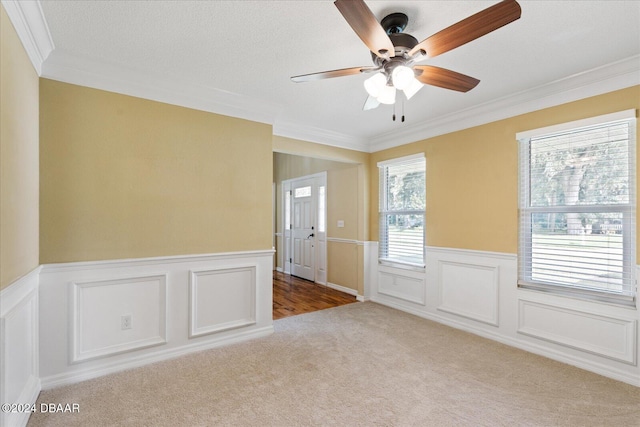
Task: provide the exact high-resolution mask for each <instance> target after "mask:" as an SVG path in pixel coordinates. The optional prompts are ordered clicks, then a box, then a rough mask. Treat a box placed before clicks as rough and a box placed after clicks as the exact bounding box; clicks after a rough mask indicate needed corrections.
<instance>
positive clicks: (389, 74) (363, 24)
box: [291, 0, 521, 121]
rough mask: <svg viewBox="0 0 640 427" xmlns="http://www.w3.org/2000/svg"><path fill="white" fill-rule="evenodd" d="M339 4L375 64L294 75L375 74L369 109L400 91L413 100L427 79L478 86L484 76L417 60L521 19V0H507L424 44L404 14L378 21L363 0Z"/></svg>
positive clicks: (462, 87)
mask: <svg viewBox="0 0 640 427" xmlns="http://www.w3.org/2000/svg"><path fill="white" fill-rule="evenodd" d="M334 4H335V6H336V7H337V8H338V10H339V11H340V13H341V14H342V16H343V17H344V19H345V20H346V21H347V23H348V24H349V25H350V26H351V28H352V29H353V30H354V31H355V32H356V34H358V36H359V37H360V39H362V41H363V42H364V44H365V45H366V46H367V47H368V48H369V50H370V51H371V57H372V59H373V63H374V65H373V66H364V67H352V68H343V69H339V70H331V71H322V72H319V73H311V74H303V75H299V76H294V77H291V80H293V81H294V82H297V83H299V82H309V81H314V80H323V79H329V78H333V77H342V76H350V75H354V74H361V73H374V74H373V75H372V76H371V77H369V78H368V79H367V80H365V82H364V86H365V89H366V91H367V93H368V94H369V97H368V98H367V101H366V102H365V104H364V108H363V109H364V110H369V109H372V108H376V107H377V106H378V105H380V104H381V103H382V104H394V103H395V99H396V90H402V91H403V92H404V94H405V96H406V98H407V99H411V97H412V96H413V95H415V94H416V93H417V92H418V91H419V90H420V89H421V88H422V87H423V86H424V85H425V84H428V85H433V86H438V87H442V88H445V89H451V90H455V91H459V92H467V91H469V90H471V89H473V88H474V87H476V85H477V84H478V83H480V80H478V79H475V78H473V77H470V76H466V75H464V74H460V73H458V72H455V71H451V70H447V69H445V68H440V67H435V66H431V65H416V63H417V62H419V61H422V60H424V59H427V58H433V57H434V56H437V55H440V54H442V53H445V52H448V51H450V50H452V49H455V48H457V47H459V46H462V45H463V44H465V43H468V42H470V41H472V40H475V39H477V38H479V37H482V36H484V35H486V34H488V33H490V32H492V31H494V30H497V29H498V28H500V27H503V26H504V25H507V24H509V23H511V22H513V21H515V20H516V19H519V18H520V14H521V9H520V5H519V4H518V2H517V1H516V0H503V1H501V2H500V3H497V4H495V5H493V6H491V7H489V8H487V9H484V10H482V11H480V12H478V13H476V14H474V15H471V16H469V17H468V18H466V19H463V20H462V21H459V22H457V23H455V24H453V25H451V26H450V27H447V28H445V29H444V30H441V31H439V32H437V33H435V34H433V35H432V36H430V37H427V38H426V39H424V40H423V41H421V42H420V43H418V40H417V39H416V38H415V37H413V36H412V35H410V34H407V33H403V31H404V29H405V28H406V26H407V23H408V21H409V19H408V17H407V15H405V14H404V13H392V14H390V15H388V16H386V17H384V18H383V19H382V21H381V22H380V23H378V21H377V19H376V17H375V15H374V14H373V12H371V10H370V9H369V8H368V7H367V5H366V4H365V2H364V1H363V0H336V1H335V2H334ZM394 120H395V115H394ZM403 121H404V120H403Z"/></svg>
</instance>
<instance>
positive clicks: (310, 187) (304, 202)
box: [291, 179, 316, 281]
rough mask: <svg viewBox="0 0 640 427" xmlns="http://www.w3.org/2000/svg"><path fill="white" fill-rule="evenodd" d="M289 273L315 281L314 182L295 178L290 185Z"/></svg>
mask: <svg viewBox="0 0 640 427" xmlns="http://www.w3.org/2000/svg"><path fill="white" fill-rule="evenodd" d="M291 190H292V195H293V200H292V202H293V203H292V215H291V216H292V218H291V219H292V221H291V222H292V224H291V226H292V227H291V239H292V246H293V248H292V249H293V250H292V257H291V270H292V271H291V274H293V275H294V276H298V277H302V278H303V279H307V280H311V281H315V247H314V246H315V234H316V230H315V219H316V218H315V216H316V215H315V214H316V209H315V197H314V195H315V193H316V191H315V183H314V180H313V179H304V180H296V181H294V182H293V185H292V189H291Z"/></svg>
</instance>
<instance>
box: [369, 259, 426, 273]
mask: <svg viewBox="0 0 640 427" xmlns="http://www.w3.org/2000/svg"><path fill="white" fill-rule="evenodd" d="M378 265H380V266H384V267H391V268H397V269H399V270H408V271H417V272H420V273H424V272H425V270H426V267H425V266H424V265H418V264H411V263H404V262H398V261H390V260H387V259H378Z"/></svg>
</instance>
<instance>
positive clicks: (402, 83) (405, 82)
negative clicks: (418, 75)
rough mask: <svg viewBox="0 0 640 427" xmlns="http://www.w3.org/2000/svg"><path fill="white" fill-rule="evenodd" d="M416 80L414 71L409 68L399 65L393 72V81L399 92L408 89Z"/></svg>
mask: <svg viewBox="0 0 640 427" xmlns="http://www.w3.org/2000/svg"><path fill="white" fill-rule="evenodd" d="M414 80H415V75H414V74H413V70H412V69H411V68H409V67H407V66H404V65H399V66H397V67H396V68H394V69H393V71H392V72H391V81H392V82H393V85H394V86H395V87H396V89H398V90H404V89H406V88H408V87H409V86H410V85H411V83H412V82H413V81H414Z"/></svg>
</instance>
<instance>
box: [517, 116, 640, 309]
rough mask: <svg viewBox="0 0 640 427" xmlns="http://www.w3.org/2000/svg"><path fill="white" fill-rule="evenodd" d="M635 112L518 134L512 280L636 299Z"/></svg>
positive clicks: (577, 292) (598, 296)
mask: <svg viewBox="0 0 640 427" xmlns="http://www.w3.org/2000/svg"><path fill="white" fill-rule="evenodd" d="M635 127H636V124H635V111H634V110H630V111H624V112H620V113H614V114H609V115H606V116H600V117H595V118H592V119H587V120H583V121H578V122H572V123H567V124H564V125H559V126H552V127H549V128H544V129H538V130H534V131H529V132H523V133H521V134H518V137H517V138H518V140H519V143H520V237H519V240H520V242H519V245H520V247H519V257H518V259H519V262H518V264H519V266H518V270H519V272H518V283H519V285H520V286H522V287H531V288H537V289H543V290H550V291H556V292H562V293H568V294H573V295H583V296H590V297H594V298H596V299H603V300H607V301H618V302H623V301H625V300H626V301H633V300H634V299H635V293H636V285H635V274H634V269H635V261H636V256H635V241H636V233H635V210H636V200H635V199H636V197H635V195H636V190H635V158H636V155H635Z"/></svg>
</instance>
